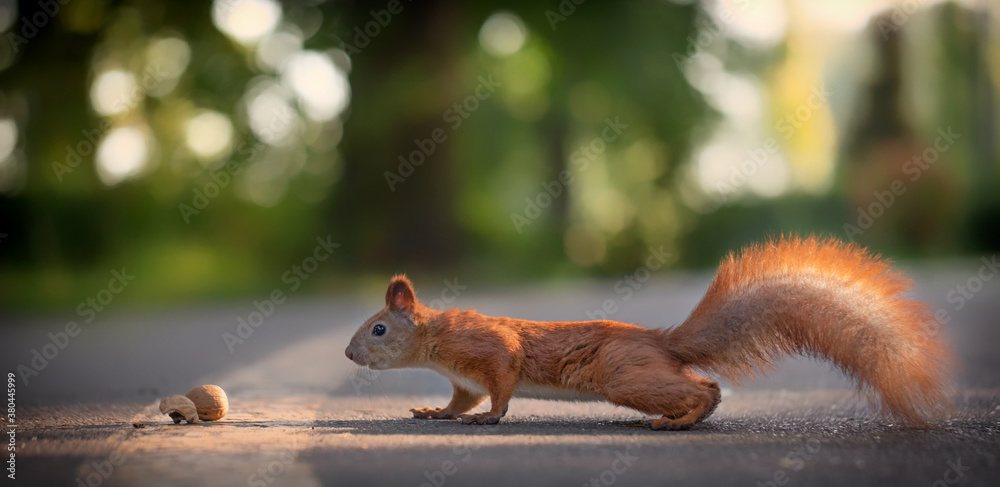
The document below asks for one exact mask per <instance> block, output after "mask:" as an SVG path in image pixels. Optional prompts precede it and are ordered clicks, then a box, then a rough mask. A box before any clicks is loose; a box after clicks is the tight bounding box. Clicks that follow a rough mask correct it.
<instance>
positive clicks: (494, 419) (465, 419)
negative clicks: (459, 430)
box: [458, 413, 503, 424]
mask: <svg viewBox="0 0 1000 487" xmlns="http://www.w3.org/2000/svg"><path fill="white" fill-rule="evenodd" d="M502 416H503V415H501V414H492V413H479V414H463V415H461V416H459V417H458V419H461V420H462V424H497V423H499V422H500V418H501V417H502Z"/></svg>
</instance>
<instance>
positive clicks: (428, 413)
mask: <svg viewBox="0 0 1000 487" xmlns="http://www.w3.org/2000/svg"><path fill="white" fill-rule="evenodd" d="M410 412H411V413H413V417H414V418H417V419H455V415H454V414H451V413H449V412H447V411H445V409H444V408H432V407H430V406H425V407H422V408H413V409H411V410H410Z"/></svg>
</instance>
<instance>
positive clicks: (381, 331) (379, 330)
mask: <svg viewBox="0 0 1000 487" xmlns="http://www.w3.org/2000/svg"><path fill="white" fill-rule="evenodd" d="M372 335H375V336H377V337H380V336H382V335H385V325H383V324H378V325H375V327H374V328H372Z"/></svg>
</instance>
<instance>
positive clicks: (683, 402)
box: [604, 359, 721, 430]
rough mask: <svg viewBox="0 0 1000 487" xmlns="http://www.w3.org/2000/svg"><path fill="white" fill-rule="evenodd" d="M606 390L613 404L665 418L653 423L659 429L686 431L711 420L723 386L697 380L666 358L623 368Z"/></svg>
mask: <svg viewBox="0 0 1000 487" xmlns="http://www.w3.org/2000/svg"><path fill="white" fill-rule="evenodd" d="M617 368H618V373H617V374H616V375H615V376H614V377H613V378H611V381H610V383H609V384H608V386H607V387H606V388H605V391H604V392H605V397H607V398H608V400H609V401H611V402H613V403H615V404H618V405H621V406H625V407H628V408H632V409H635V410H638V411H642V412H644V413H648V414H660V415H662V416H663V417H662V418H660V419H655V420H653V421H652V422H651V427H652V428H653V429H656V430H685V429H689V428H690V427H691V426H692V425H694V424H695V423H697V422H699V421H701V420H702V419H704V418H706V417H708V415H709V414H711V413H712V411H713V410H714V409H715V406H716V405H718V403H719V400H720V398H721V395H720V394H719V386H718V384H716V383H714V382H710V381H708V380H706V379H701V378H698V377H693V376H691V375H689V374H687V373H685V372H683V371H681V370H680V369H678V368H677V366H676V365H675V364H673V363H670V362H669V361H668V360H666V359H659V360H656V361H655V363H649V362H648V361H644V363H642V364H638V365H621V366H619V367H617Z"/></svg>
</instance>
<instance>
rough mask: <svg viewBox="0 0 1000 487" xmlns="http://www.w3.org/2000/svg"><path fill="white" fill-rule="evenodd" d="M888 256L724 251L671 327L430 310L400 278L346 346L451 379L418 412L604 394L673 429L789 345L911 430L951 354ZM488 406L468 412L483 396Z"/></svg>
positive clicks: (804, 242)
mask: <svg viewBox="0 0 1000 487" xmlns="http://www.w3.org/2000/svg"><path fill="white" fill-rule="evenodd" d="M911 286H912V283H911V281H910V280H909V279H908V278H906V277H905V276H904V275H903V274H902V273H901V272H899V271H897V270H895V269H893V268H892V267H891V265H890V263H889V262H888V261H887V260H884V259H882V258H881V257H880V256H879V255H873V254H871V253H870V252H868V251H867V250H866V249H864V248H862V247H860V246H858V245H856V244H854V243H843V242H841V241H838V240H835V239H820V238H817V237H812V236H811V237H806V238H801V237H794V236H782V237H779V238H776V239H771V240H768V241H766V242H765V243H762V244H756V245H751V246H749V247H747V248H745V249H743V250H742V251H741V252H739V253H738V254H734V253H730V254H729V255H728V256H726V257H725V258H724V259H723V260H722V262H721V264H720V266H719V269H718V272H717V274H716V276H715V278H714V279H713V280H712V283H711V284H710V285H709V288H708V291H707V293H706V294H705V296H704V297H703V298H702V299H701V301H700V302H699V303H698V305H697V306H696V307H695V309H694V311H692V312H691V315H690V316H689V317H688V318H687V319H686V320H685V321H684V322H683V323H681V324H680V325H678V326H676V327H672V328H664V329H650V328H644V327H641V326H638V325H633V324H628V323H621V322H616V321H611V320H596V321H531V320H524V319H516V318H505V317H494V316H485V315H481V314H479V313H476V311H475V310H468V311H461V310H458V309H451V310H447V311H437V310H433V309H431V308H429V307H427V306H425V305H423V304H422V303H420V301H418V300H417V298H416V293H415V292H414V289H413V286H412V284H411V283H410V281H409V280H408V279H407V278H406V276H405V275H396V276H394V277H393V278H392V280H391V282H390V283H389V287H388V289H387V291H386V296H385V302H386V306H385V308H383V309H382V310H381V311H379V312H377V313H375V315H373V316H372V317H371V318H369V319H368V320H366V321H365V322H364V324H363V325H362V326H361V328H360V329H358V331H357V333H355V335H354V337H353V338H352V339H351V342H350V344H349V345H348V347H347V349H346V350H345V354H346V355H347V358H348V359H350V360H352V361H354V362H355V363H356V364H358V365H361V366H368V367H369V368H371V369H373V370H382V369H390V368H426V369H431V370H435V371H437V372H439V373H441V374H442V375H444V376H445V377H446V378H448V379H449V380H450V381H451V384H452V386H453V388H454V394H453V396H452V398H451V402H449V403H448V405H447V406H445V407H443V408H442V407H436V408H431V407H421V408H415V409H411V410H410V411H411V412H412V413H413V417H415V418H421V419H456V418H457V419H460V420H461V422H462V423H464V424H496V423H498V422H499V421H500V418H502V417H504V416H505V415H506V413H507V406H508V402H509V401H510V399H511V397H533V398H540V399H565V400H607V401H609V402H611V403H614V404H617V405H620V406H624V407H627V408H631V409H634V410H637V411H640V412H642V413H646V414H650V415H655V416H661V417H659V418H657V419H653V420H651V421H648V425H649V426H650V427H651V428H652V429H657V430H683V429H689V428H690V427H691V426H692V425H694V424H696V423H698V422H700V421H702V420H704V419H705V418H707V417H708V416H709V415H711V414H712V413H713V412H714V410H715V408H716V406H718V405H719V402H720V400H721V394H720V390H719V385H718V384H717V383H716V382H713V381H711V380H708V379H706V378H704V377H701V376H699V375H697V373H696V371H701V372H708V373H715V374H718V375H720V376H722V377H725V378H727V379H729V380H730V381H732V382H733V383H734V384H738V383H739V380H740V379H743V378H747V377H750V376H753V375H755V374H757V373H762V372H766V371H767V370H769V369H770V368H771V367H772V364H773V362H774V361H775V360H776V359H779V358H781V357H783V356H786V355H792V354H802V355H806V356H812V357H819V358H825V359H827V360H829V361H831V362H832V363H833V364H834V365H836V367H837V368H839V369H840V370H841V371H843V372H844V373H846V374H847V375H848V376H850V377H851V378H852V379H853V380H854V383H855V385H856V386H857V389H858V390H859V391H861V392H864V393H867V395H868V397H869V399H870V402H871V403H872V404H875V405H877V408H878V410H879V411H881V412H883V413H885V414H886V415H887V416H889V417H891V418H896V419H899V420H902V421H904V422H905V423H907V424H910V425H913V426H918V427H919V426H927V425H929V421H930V420H931V419H933V418H936V417H938V416H940V415H941V414H942V413H944V412H945V411H946V410H947V409H948V400H947V398H948V395H949V387H950V386H949V375H950V374H949V369H950V365H951V364H952V362H953V358H952V357H953V355H952V352H951V350H950V347H949V346H948V345H947V344H946V342H945V341H944V340H943V339H942V338H940V337H937V336H935V335H936V334H934V333H932V332H931V330H932V329H931V328H930V327H929V326H928V325H929V324H930V323H931V322H933V318H932V317H931V313H930V311H929V308H928V306H927V305H926V304H924V303H923V302H921V301H918V300H915V299H911V298H908V297H906V293H907V292H908V291H909V289H910V288H911ZM487 396H488V397H489V398H490V402H491V406H490V409H489V411H486V412H482V413H478V414H466V413H468V412H469V411H470V410H472V409H473V408H475V407H476V406H478V405H479V404H481V403H482V402H483V401H484V400H485V399H486V397H487Z"/></svg>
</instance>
